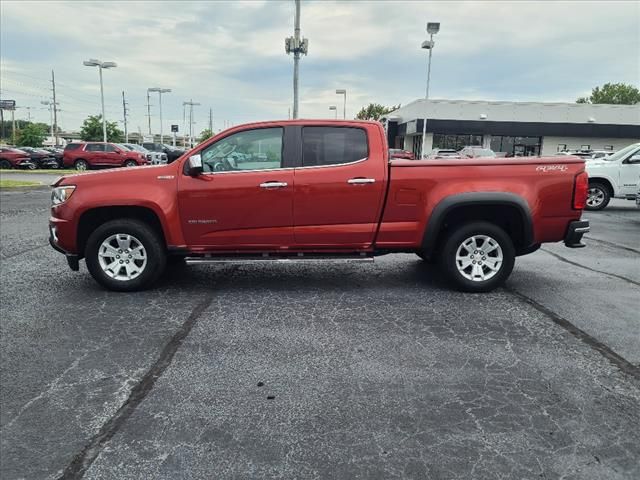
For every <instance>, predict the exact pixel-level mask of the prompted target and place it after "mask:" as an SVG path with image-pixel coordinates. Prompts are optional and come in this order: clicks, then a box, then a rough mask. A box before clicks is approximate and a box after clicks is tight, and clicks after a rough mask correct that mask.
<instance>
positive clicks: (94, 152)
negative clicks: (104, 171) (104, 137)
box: [84, 143, 105, 165]
mask: <svg viewBox="0 0 640 480" xmlns="http://www.w3.org/2000/svg"><path fill="white" fill-rule="evenodd" d="M84 151H85V152H87V155H86V157H87V158H86V159H85V160H86V161H87V162H88V163H89V165H105V160H104V144H103V143H87V145H86V146H85V147H84Z"/></svg>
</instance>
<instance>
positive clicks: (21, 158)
mask: <svg viewBox="0 0 640 480" xmlns="http://www.w3.org/2000/svg"><path fill="white" fill-rule="evenodd" d="M0 168H2V169H7V168H28V169H29V170H33V169H35V168H36V164H35V163H33V162H32V161H31V157H30V156H29V154H28V153H26V152H23V151H22V150H19V149H17V148H11V147H0Z"/></svg>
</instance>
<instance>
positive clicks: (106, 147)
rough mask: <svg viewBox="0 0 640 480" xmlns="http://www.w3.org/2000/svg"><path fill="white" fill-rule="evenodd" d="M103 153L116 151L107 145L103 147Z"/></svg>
mask: <svg viewBox="0 0 640 480" xmlns="http://www.w3.org/2000/svg"><path fill="white" fill-rule="evenodd" d="M104 151H105V152H117V149H116V147H114V146H113V145H111V144H108V145H105V149H104Z"/></svg>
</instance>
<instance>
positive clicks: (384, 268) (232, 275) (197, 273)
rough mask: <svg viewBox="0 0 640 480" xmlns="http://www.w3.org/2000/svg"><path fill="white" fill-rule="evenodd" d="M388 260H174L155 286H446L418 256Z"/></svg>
mask: <svg viewBox="0 0 640 480" xmlns="http://www.w3.org/2000/svg"><path fill="white" fill-rule="evenodd" d="M409 258H410V259H406V258H403V259H398V260H394V259H389V260H386V259H385V260H384V261H380V262H376V263H373V264H371V263H367V264H358V263H348V262H326V263H325V262H322V263H303V262H300V263H297V264H296V263H294V264H282V263H266V262H265V263H260V262H256V263H243V264H219V265H178V266H171V267H169V268H167V271H166V272H165V275H164V276H163V277H162V278H161V280H160V281H159V282H158V283H157V284H156V287H155V289H165V288H167V289H176V288H180V289H182V288H185V289H189V288H193V287H202V286H211V288H214V289H215V290H216V291H230V290H252V289H253V290H261V291H264V290H269V291H279V292H284V291H299V290H301V289H304V290H315V291H317V290H326V291H335V290H339V291H343V292H350V291H356V290H359V289H368V288H370V289H377V288H381V287H383V288H388V289H394V288H404V289H406V288H416V287H421V288H425V289H428V290H450V287H449V285H448V284H447V283H446V282H445V281H444V279H443V278H442V275H441V274H440V272H439V271H438V269H437V268H436V267H435V266H433V265H428V264H426V263H425V262H423V261H421V260H418V259H416V260H414V259H413V258H412V257H409Z"/></svg>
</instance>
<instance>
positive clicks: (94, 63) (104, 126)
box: [82, 58, 118, 143]
mask: <svg viewBox="0 0 640 480" xmlns="http://www.w3.org/2000/svg"><path fill="white" fill-rule="evenodd" d="M82 63H83V64H84V65H85V66H87V67H98V71H99V72H100V100H101V102H102V141H104V142H105V143H106V141H107V119H106V118H105V116H104V87H103V85H102V70H103V69H105V68H115V67H117V66H118V65H117V64H116V62H101V61H100V60H96V59H95V58H91V59H89V60H85V61H84V62H82Z"/></svg>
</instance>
